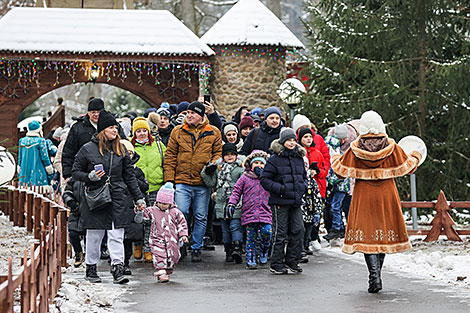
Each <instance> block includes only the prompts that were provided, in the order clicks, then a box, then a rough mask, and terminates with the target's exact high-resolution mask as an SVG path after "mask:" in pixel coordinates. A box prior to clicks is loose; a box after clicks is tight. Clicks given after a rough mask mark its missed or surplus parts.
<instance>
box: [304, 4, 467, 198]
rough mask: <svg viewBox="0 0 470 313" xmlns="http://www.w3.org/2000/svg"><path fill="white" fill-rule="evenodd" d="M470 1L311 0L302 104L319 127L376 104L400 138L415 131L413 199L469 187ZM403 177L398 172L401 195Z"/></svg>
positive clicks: (463, 194)
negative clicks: (420, 160)
mask: <svg viewBox="0 0 470 313" xmlns="http://www.w3.org/2000/svg"><path fill="white" fill-rule="evenodd" d="M469 6H470V2H469V1H459V0H454V1H447V0H446V1H444V0H410V1H401V0H400V1H399V0H377V1H359V0H351V1H338V0H318V1H309V4H308V11H309V13H310V15H309V19H308V20H306V21H305V22H304V24H305V25H306V27H307V30H308V32H307V35H308V37H309V39H310V43H311V47H310V48H311V51H312V54H313V55H312V56H311V60H310V61H311V62H310V63H311V66H310V68H309V76H310V77H311V90H310V92H309V94H308V95H307V96H306V97H305V99H304V102H303V105H302V107H301V108H299V111H301V112H302V113H304V114H306V115H307V116H310V117H311V119H312V121H314V122H315V123H316V124H317V127H318V128H319V129H322V130H325V129H326V128H327V127H330V126H332V125H333V124H334V123H341V122H345V121H349V120H352V119H357V118H359V117H360V116H361V114H362V113H363V112H364V111H367V110H375V111H377V112H378V113H379V114H381V115H382V117H383V120H384V122H385V123H386V124H387V133H388V135H389V136H390V137H391V138H394V139H396V140H397V141H398V140H399V139H401V138H402V137H404V136H407V135H412V134H413V135H417V136H419V137H421V138H422V139H423V140H424V141H425V142H426V145H427V148H428V158H427V160H426V162H425V163H424V164H423V165H422V166H421V167H420V168H419V169H418V171H417V180H418V198H419V199H426V200H431V199H436V197H437V196H438V194H439V190H440V189H442V190H444V192H445V194H446V195H447V196H448V198H451V199H453V200H465V199H468V191H469V188H470V142H469V138H470V127H469V122H468V121H469V120H470V80H469V79H468V78H467V77H468V75H469V73H470V42H469V41H470V40H469V38H470V32H469V30H470V7H469ZM406 184H407V180H403V179H402V180H400V186H399V187H400V191H401V194H402V195H405V196H406V191H407V190H408V187H407V186H406Z"/></svg>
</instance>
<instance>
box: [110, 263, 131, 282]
mask: <svg viewBox="0 0 470 313" xmlns="http://www.w3.org/2000/svg"><path fill="white" fill-rule="evenodd" d="M112 274H113V283H115V284H127V283H128V282H129V278H127V277H125V276H124V265H122V264H115V265H113V268H112Z"/></svg>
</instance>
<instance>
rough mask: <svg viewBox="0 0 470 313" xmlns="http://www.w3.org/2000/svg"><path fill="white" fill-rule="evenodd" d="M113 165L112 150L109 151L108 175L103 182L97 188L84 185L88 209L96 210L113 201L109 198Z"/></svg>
mask: <svg viewBox="0 0 470 313" xmlns="http://www.w3.org/2000/svg"><path fill="white" fill-rule="evenodd" d="M112 166H113V152H111V160H110V163H109V175H108V178H107V179H106V182H105V184H104V185H103V186H102V187H100V188H97V189H94V190H90V189H89V187H85V198H86V202H87V204H88V208H89V209H90V211H98V210H100V209H102V208H104V207H106V205H109V204H111V203H113V199H112V198H111V186H110V185H111V169H112Z"/></svg>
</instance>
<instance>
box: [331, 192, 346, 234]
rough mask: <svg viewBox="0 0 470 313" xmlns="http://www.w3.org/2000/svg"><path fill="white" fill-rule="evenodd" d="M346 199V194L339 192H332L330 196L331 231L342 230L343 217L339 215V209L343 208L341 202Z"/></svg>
mask: <svg viewBox="0 0 470 313" xmlns="http://www.w3.org/2000/svg"><path fill="white" fill-rule="evenodd" d="M345 197H346V193H344V192H341V191H334V192H333V194H332V196H331V209H330V210H331V215H332V225H331V228H332V229H336V230H343V229H344V223H343V215H342V214H341V207H342V206H343V200H344V198H345Z"/></svg>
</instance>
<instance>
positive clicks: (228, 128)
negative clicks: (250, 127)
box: [222, 123, 238, 136]
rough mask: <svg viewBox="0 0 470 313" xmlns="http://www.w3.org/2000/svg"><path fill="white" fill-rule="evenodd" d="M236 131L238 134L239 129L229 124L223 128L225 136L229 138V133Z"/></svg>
mask: <svg viewBox="0 0 470 313" xmlns="http://www.w3.org/2000/svg"><path fill="white" fill-rule="evenodd" d="M232 130H233V131H235V132H236V133H237V134H238V127H237V126H236V125H235V124H233V123H227V124H225V125H224V126H223V127H222V131H223V132H224V136H227V133H228V132H229V131H232Z"/></svg>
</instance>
